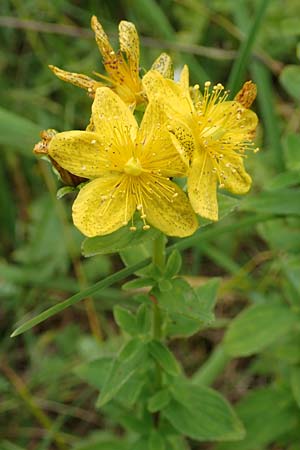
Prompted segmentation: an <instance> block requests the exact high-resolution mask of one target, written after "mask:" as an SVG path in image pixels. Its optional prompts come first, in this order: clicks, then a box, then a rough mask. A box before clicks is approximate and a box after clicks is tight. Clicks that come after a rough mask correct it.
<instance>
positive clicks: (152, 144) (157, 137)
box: [137, 99, 188, 177]
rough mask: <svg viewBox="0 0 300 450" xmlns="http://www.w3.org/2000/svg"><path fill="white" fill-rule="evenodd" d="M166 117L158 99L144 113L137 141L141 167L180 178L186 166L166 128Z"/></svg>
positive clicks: (184, 172)
mask: <svg viewBox="0 0 300 450" xmlns="http://www.w3.org/2000/svg"><path fill="white" fill-rule="evenodd" d="M166 120H167V118H166V115H165V113H164V111H163V109H162V106H161V104H160V102H159V100H158V99H154V100H152V101H151V102H150V103H149V104H148V106H147V108H146V110H145V113H144V116H143V120H142V123H141V127H140V130H139V133H138V138H137V141H138V142H139V143H140V145H139V146H138V148H137V151H138V155H137V156H138V157H139V158H140V160H141V163H142V166H143V167H144V168H145V169H147V170H150V171H151V172H152V171H153V172H156V171H158V170H160V172H161V175H162V176H165V177H175V176H176V177H181V176H184V175H185V174H186V172H187V168H188V167H187V165H186V163H185V162H184V161H183V160H182V158H181V157H180V155H179V153H178V151H177V149H176V147H175V146H174V144H173V142H172V139H171V135H170V134H169V132H168V130H167V127H166Z"/></svg>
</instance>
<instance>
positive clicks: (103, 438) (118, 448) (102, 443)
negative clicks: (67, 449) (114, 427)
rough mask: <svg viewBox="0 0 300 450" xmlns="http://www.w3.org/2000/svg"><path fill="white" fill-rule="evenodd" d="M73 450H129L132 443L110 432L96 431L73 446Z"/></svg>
mask: <svg viewBox="0 0 300 450" xmlns="http://www.w3.org/2000/svg"><path fill="white" fill-rule="evenodd" d="M72 449H73V450H99V449H101V450H129V449H130V444H129V443H128V442H126V441H125V440H124V439H119V438H116V437H115V436H113V435H112V434H110V433H108V432H103V431H96V432H93V433H91V434H90V435H89V436H85V437H84V439H81V440H80V442H79V443H78V442H76V444H74V446H72Z"/></svg>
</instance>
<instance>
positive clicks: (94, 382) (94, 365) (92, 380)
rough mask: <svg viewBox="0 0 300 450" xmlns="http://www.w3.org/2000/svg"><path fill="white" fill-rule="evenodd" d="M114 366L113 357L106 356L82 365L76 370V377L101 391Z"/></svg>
mask: <svg viewBox="0 0 300 450" xmlns="http://www.w3.org/2000/svg"><path fill="white" fill-rule="evenodd" d="M112 365H113V357H112V356H104V357H102V358H97V359H95V360H93V361H89V362H87V363H84V364H81V365H80V366H78V367H76V368H75V369H74V372H75V373H76V375H78V376H79V377H80V378H81V379H83V380H84V381H86V382H87V383H89V384H90V385H91V386H94V387H95V388H96V389H98V390H100V389H102V388H103V386H104V383H105V381H106V378H107V374H108V373H109V372H111V369H112Z"/></svg>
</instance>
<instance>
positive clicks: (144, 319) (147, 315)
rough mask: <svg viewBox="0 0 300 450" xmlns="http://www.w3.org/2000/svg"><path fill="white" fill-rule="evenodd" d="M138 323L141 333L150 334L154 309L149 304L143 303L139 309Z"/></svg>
mask: <svg viewBox="0 0 300 450" xmlns="http://www.w3.org/2000/svg"><path fill="white" fill-rule="evenodd" d="M136 324H137V329H138V333H139V334H141V335H149V334H150V333H151V330H152V311H151V309H150V308H149V305H147V304H146V303H142V304H141V305H140V307H139V309H138V310H137V314H136Z"/></svg>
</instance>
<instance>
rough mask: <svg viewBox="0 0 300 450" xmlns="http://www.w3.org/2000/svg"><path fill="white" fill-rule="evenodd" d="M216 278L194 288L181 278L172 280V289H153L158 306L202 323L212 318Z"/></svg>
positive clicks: (216, 285) (216, 284)
mask: <svg viewBox="0 0 300 450" xmlns="http://www.w3.org/2000/svg"><path fill="white" fill-rule="evenodd" d="M218 283H219V282H218V281H217V280H216V279H214V280H211V281H210V282H209V283H208V284H207V285H203V286H202V287H201V288H200V287H199V288H197V289H196V290H194V289H193V288H192V287H191V286H190V285H189V284H188V283H187V282H186V281H185V280H183V279H182V278H175V279H173V280H172V289H170V290H168V291H167V292H161V291H158V290H155V291H154V295H155V296H156V297H157V299H158V301H159V304H160V307H161V308H163V309H165V310H166V311H168V312H169V313H171V314H172V313H175V314H180V315H183V316H186V317H187V318H190V319H197V320H199V321H201V322H202V323H204V322H205V321H211V320H212V317H213V316H212V314H211V311H210V308H211V307H213V305H214V302H215V296H216V292H217V287H218Z"/></svg>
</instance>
